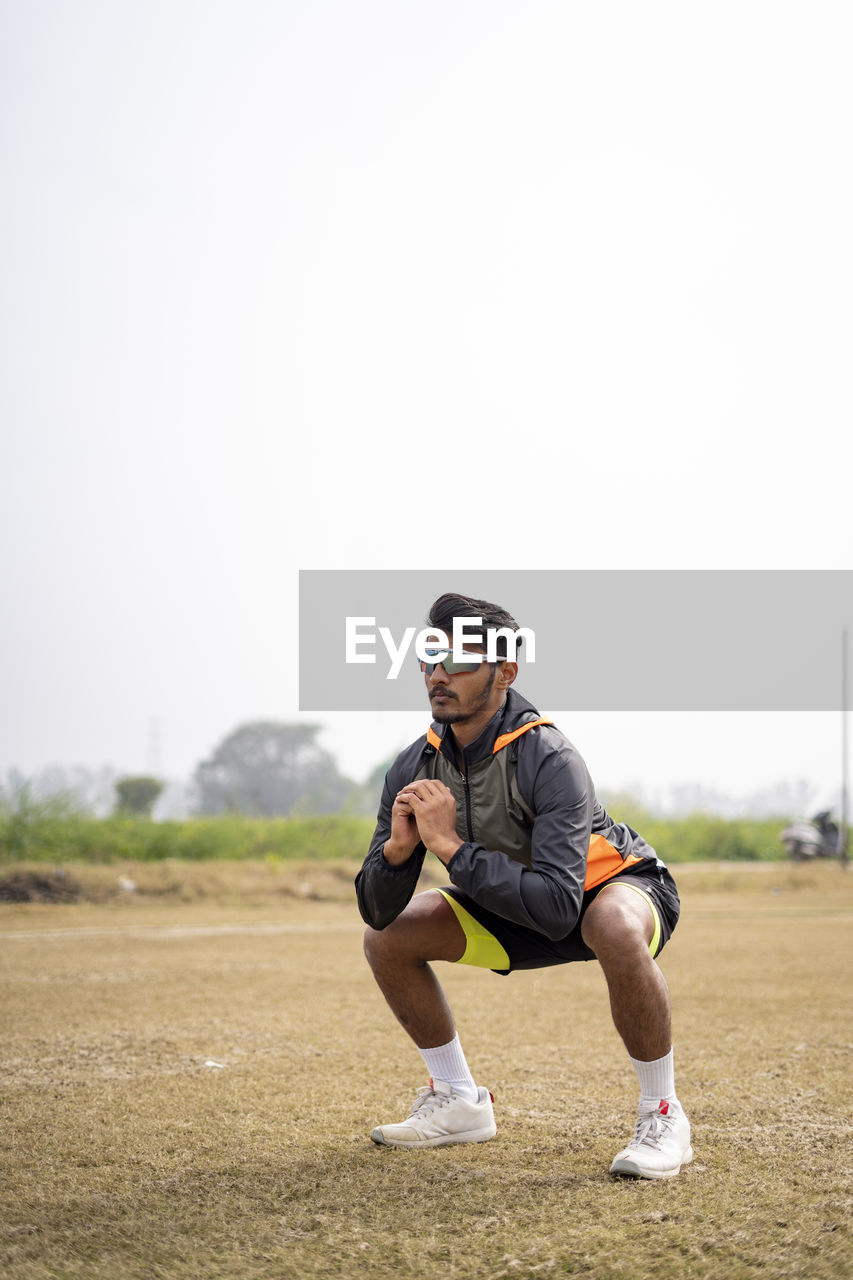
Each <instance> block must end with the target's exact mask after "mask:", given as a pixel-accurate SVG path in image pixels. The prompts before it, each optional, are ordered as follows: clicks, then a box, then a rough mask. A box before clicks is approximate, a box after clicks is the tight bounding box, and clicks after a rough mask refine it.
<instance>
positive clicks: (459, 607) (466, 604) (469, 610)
mask: <svg viewBox="0 0 853 1280" xmlns="http://www.w3.org/2000/svg"><path fill="white" fill-rule="evenodd" d="M454 618H482V619H483V630H482V633H481V638H482V643H483V645H485V644H486V634H487V632H489V631H494V630H496V629H497V628H498V627H507V628H509V630H510V631H518V629H519V628H518V623H517V622H516V620H515V618H514V617H513V616H512V614H511V613H507V611H506V609H502V608H501V607H500V605H499V604H490V603H489V601H488V600H475V599H474V597H473V596H460V595H457V594H456V593H455V592H453V591H448V592H447V593H446V595H443V596H439V598H438V599H437V600H436V602H435V604H434V605H433V606H432V608H431V609H430V611H429V617H428V618H427V622H428V624H429V625H430V626H431V627H438V628H440V629H441V630H442V631H444V632H445V634H446V635H447V636H452V634H453V619H454ZM522 639H523V637H522V636H519V637H518V639H517V640H516V642H515V643H516V647H518V646H519V645H520V644H521V643H522ZM497 656H498V658H499V659H501V658H506V656H507V642H506V638H505V637H504V636H500V637H499V638H498V644H497Z"/></svg>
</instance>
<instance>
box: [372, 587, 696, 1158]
mask: <svg viewBox="0 0 853 1280" xmlns="http://www.w3.org/2000/svg"><path fill="white" fill-rule="evenodd" d="M458 617H465V618H469V619H471V618H474V617H479V618H481V619H482V631H481V634H477V632H476V631H475V632H474V637H473V639H472V640H469V641H468V643H467V644H466V649H465V652H464V653H463V654H462V655H461V658H462V659H463V660H461V661H460V660H458V659H459V658H460V655H459V654H457V653H453V654H452V655H451V654H450V652H448V651H447V650H438V651H435V652H430V653H428V654H427V658H429V659H430V660H429V661H423V660H422V661H421V662H420V666H421V670H422V671H423V674H424V681H425V685H426V691H427V695H428V697H429V702H430V708H431V711H432V716H433V722H432V725H431V726H430V728H429V729H428V731H427V733H426V734H425V735H424V736H423V737H421V738H419V739H418V740H417V741H416V742H414V743H412V745H411V746H409V747H407V748H406V749H405V750H404V751H402V752H401V753H400V755H399V756H398V757H397V759H396V760H395V761H394V763H393V764H392V765H391V768H390V769H389V771H388V774H387V776H386V779H385V786H384V789H383V794H382V800H381V804H380V809H379V816H378V820H377V825H376V830H375V832H374V836H373V840H372V843H371V846H370V850H369V852H368V854H367V857H366V859H365V861H364V865H363V866H362V868H361V871H360V872H359V874H358V877H357V879H356V889H357V894H358V903H359V909H360V911H361V914H362V916H363V918H364V920H365V921H366V922H367V925H368V926H369V927H368V929H367V930H366V933H365V953H366V956H367V960H368V962H369V964H370V967H371V969H372V971H373V974H374V977H375V978H376V981H377V983H378V984H379V987H380V989H381V991H382V993H383V995H384V996H385V999H386V1000H387V1002H388V1004H389V1005H390V1007H391V1009H392V1011H393V1012H394V1014H395V1015H396V1017H397V1018H398V1020H399V1022H400V1023H401V1024H402V1026H403V1027H404V1028H405V1030H406V1031H407V1032H408V1034H409V1035H410V1036H411V1038H412V1040H413V1041H414V1043H415V1045H416V1046H417V1048H418V1050H419V1052H420V1054H421V1057H422V1058H423V1061H424V1064H425V1066H426V1069H427V1071H428V1073H429V1076H430V1084H429V1086H426V1087H424V1088H421V1089H420V1090H419V1091H418V1095H417V1098H416V1099H415V1102H414V1105H413V1106H412V1108H411V1111H410V1112H409V1115H408V1117H407V1118H406V1119H404V1120H403V1121H402V1122H401V1123H394V1124H380V1125H379V1126H378V1127H377V1128H375V1129H374V1130H373V1132H372V1134H371V1137H372V1139H373V1141H374V1142H376V1143H379V1144H383V1145H385V1146H391V1147H435V1146H442V1145H444V1144H446V1143H452V1142H485V1141H487V1140H488V1139H490V1138H493V1137H494V1136H495V1133H496V1131H497V1130H496V1125H495V1116H494V1108H493V1099H492V1096H491V1094H490V1093H489V1091H488V1090H487V1089H485V1088H483V1087H482V1086H478V1085H477V1083H476V1081H475V1079H474V1077H473V1076H472V1074H471V1071H470V1069H469V1067H468V1063H467V1060H466V1057H465V1054H464V1052H463V1049H462V1045H461V1044H460V1040H459V1036H458V1033H457V1031H456V1026H455V1023H454V1020H453V1015H452V1013H451V1010H450V1007H449V1005H448V1002H447V999H446V997H445V994H444V992H443V990H442V988H441V985H440V983H439V981H438V979H437V977H436V975H435V972H434V970H433V968H432V967H431V966H432V963H433V962H434V961H438V960H444V961H449V962H450V963H453V964H456V963H461V964H472V965H477V966H479V967H481V968H485V969H491V970H492V971H493V972H496V973H499V974H508V973H512V972H513V971H514V970H516V969H536V968H542V967H544V966H547V965H555V964H568V963H570V962H572V961H575V960H578V961H580V960H598V962H599V964H600V965H601V968H602V970H603V972H604V976H605V979H606V981H607V987H608V992H609V996H610V1008H611V1013H612V1015H613V1021H614V1023H615V1025H616V1029H617V1031H618V1032H619V1034H620V1036H621V1037H622V1040H623V1041H624V1044H625V1048H626V1049H627V1051H628V1055H629V1057H630V1059H631V1062H632V1064H633V1067H634V1070H635V1071H636V1074H637V1078H638V1080H639V1085H640V1100H639V1114H638V1118H637V1122H636V1127H635V1129H634V1135H633V1137H632V1138H631V1140H630V1142H629V1143H628V1145H627V1146H626V1147H625V1148H624V1149H623V1150H622V1151H620V1152H619V1153H618V1154H617V1156H616V1157H615V1159H614V1160H613V1163H612V1165H611V1166H610V1172H611V1173H613V1174H621V1175H624V1176H627V1177H635V1178H636V1177H639V1178H669V1177H672V1176H674V1175H675V1174H677V1173H679V1172H680V1170H681V1167H682V1165H684V1164H687V1163H688V1162H689V1161H690V1160H692V1159H693V1150H692V1148H691V1145H690V1125H689V1122H688V1120H687V1117H686V1115H685V1114H684V1110H683V1108H682V1107H681V1105H680V1103H679V1101H678V1098H677V1096H676V1092H675V1079H674V1070H673V1055H672V1042H671V1038H670V1000H669V991H668V988H667V985H666V981H665V979H664V976H663V974H662V973H661V971H660V969H659V968H658V966H657V964H656V963H655V956H657V955H658V954H659V953H660V951H661V948H662V947H663V946H664V944H665V943H666V942H667V940H668V939H669V937H670V936H671V934H672V931H673V929H674V928H675V925H676V923H677V920H678V914H679V900H678V894H677V891H676V888H675V884H674V882H673V879H672V877H671V875H670V873H669V871H668V870H667V868H666V867H665V866H664V864H663V863H662V862H661V860H660V859H659V858H658V857H657V855H656V853H655V851H654V849H652V848H651V847H650V846H649V845H648V844H647V843H646V842H645V840H643V838H642V836H640V835H639V834H638V833H637V832H636V831H634V830H633V829H632V828H631V827H629V826H626V825H625V824H623V823H617V822H614V821H613V819H612V818H611V817H610V816H609V815H608V814H607V813H606V812H605V810H604V808H603V807H602V806H601V804H600V803H599V802H598V800H597V799H596V795H595V788H594V786H593V784H592V780H591V779H590V776H589V774H588V772H587V769H586V766H585V764H584V762H583V760H582V759H581V757H580V755H579V754H578V752H577V751H576V749H575V748H574V746H573V745H572V744H571V743H570V742H569V741H568V740H567V739H566V738H565V737H564V736H563V734H562V733H561V732H560V731H559V729H557V728H556V727H555V726H554V725H553V724H552V723H551V722H550V721H549V720H545V719H543V718H542V717H540V715H539V713H538V712H537V710H536V709H535V708H534V707H533V706H531V704H530V703H529V702H527V701H526V700H525V699H524V698H523V697H522V696H521V695H520V694H519V693H518V692H517V691H516V690H515V689H514V688H513V687H512V685H513V682H514V681H515V679H516V676H517V674H518V665H517V663H516V662H514V661H510V660H509V659H508V657H507V647H506V639H504V640H503V642H502V647H501V644H500V643H499V645H498V648H497V650H495V649H494V648H493V649H492V653H493V654H495V657H496V661H494V662H488V661H486V660H485V659H486V651H487V641H488V634H489V631H492V630H495V629H500V628H507V627H508V628H510V629H511V631H512V632H517V631H518V630H519V627H518V624H517V623H516V621H515V620H514V618H512V617H511V616H510V615H509V614H508V613H507V612H506V611H505V610H504V609H502V608H500V607H499V606H497V605H494V604H489V603H488V602H486V601H483V600H475V599H471V598H469V597H465V596H459V595H453V594H448V595H443V596H441V598H440V599H438V600H437V601H436V602H435V604H434V605H433V607H432V609H431V611H430V615H429V624H430V625H431V626H432V627H435V628H437V629H441V630H442V631H444V632H445V633H447V634H449V633H450V632H451V630H452V628H453V619H454V618H458ZM467 630H468V633H469V635H470V634H471V625H470V624H469V625H468V627H467ZM512 652H513V656H515V654H516V650H515V648H513V651H512ZM469 658H470V660H468V659H469ZM427 851H429V852H430V853H432V854H434V855H435V857H436V858H438V859H439V861H440V862H442V863H444V865H445V867H446V868H447V873H448V877H449V882H450V883H449V884H448V885H447V887H446V888H441V889H428V890H426V891H424V892H420V893H415V888H416V885H417V881H418V877H419V875H420V872H421V867H422V865H423V861H424V857H425V855H426V853H427Z"/></svg>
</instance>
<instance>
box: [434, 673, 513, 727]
mask: <svg viewBox="0 0 853 1280" xmlns="http://www.w3.org/2000/svg"><path fill="white" fill-rule="evenodd" d="M497 674H498V669H497V667H496V666H494V665H493V664H492V665H491V666H490V668H489V679H488V682H487V683H486V685H485V686H484V688H482V689H481V690H480V692H479V694H478V695H477V696H476V698H475V699H474V701H473V702H472V703H471V705H470V706H468V707H467V708H465V709H464V710H463V708H461V707H460V706H458V701H459V698H458V694H455V693H449V692H447V691H444V696H445V697H446V698H448V699H449V702H448V704H447V706H444V707H431V710H432V714H433V719H434V720H436V722H437V723H438V724H463V723H464V722H465V721H466V720H470V719H471V718H472V717H473V716H476V715H478V714H479V712H480V711H482V709H483V707H484V706H485V705H486V703H487V702H488V701H489V698H490V697H491V696H492V685H493V684H494V683H495V677H496V676H497ZM436 692H439V690H436ZM454 702H456V703H457V705H456V706H454V705H453V703H454ZM430 703H432V699H431V698H430Z"/></svg>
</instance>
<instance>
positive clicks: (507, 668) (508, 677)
mask: <svg viewBox="0 0 853 1280" xmlns="http://www.w3.org/2000/svg"><path fill="white" fill-rule="evenodd" d="M517 675H518V663H517V662H502V663H501V665H500V667H499V668H498V675H497V685H498V688H499V689H508V688H509V686H510V685H511V684H513V682H514V681H515V677H516V676H517Z"/></svg>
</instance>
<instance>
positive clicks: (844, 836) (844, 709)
mask: <svg viewBox="0 0 853 1280" xmlns="http://www.w3.org/2000/svg"><path fill="white" fill-rule="evenodd" d="M847 764H848V762H847V628H846V627H844V628H842V631H841V835H840V838H841V866H842V868H843V869H844V870H845V871H846V870H847V861H848V859H847V777H848V771H847Z"/></svg>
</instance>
